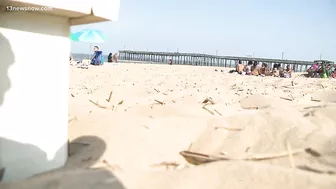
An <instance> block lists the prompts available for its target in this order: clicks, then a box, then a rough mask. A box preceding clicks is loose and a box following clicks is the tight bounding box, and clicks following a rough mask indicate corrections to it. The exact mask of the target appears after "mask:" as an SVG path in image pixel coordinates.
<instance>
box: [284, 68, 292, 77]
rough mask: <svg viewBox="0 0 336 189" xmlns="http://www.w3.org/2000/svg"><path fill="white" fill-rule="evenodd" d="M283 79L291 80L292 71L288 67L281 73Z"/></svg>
mask: <svg viewBox="0 0 336 189" xmlns="http://www.w3.org/2000/svg"><path fill="white" fill-rule="evenodd" d="M283 75H284V78H291V77H292V69H291V68H290V66H289V65H287V66H286V70H285V71H284V72H283Z"/></svg>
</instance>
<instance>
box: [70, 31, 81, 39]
mask: <svg viewBox="0 0 336 189" xmlns="http://www.w3.org/2000/svg"><path fill="white" fill-rule="evenodd" d="M70 39H71V41H79V39H78V37H77V35H75V34H73V33H71V32H70Z"/></svg>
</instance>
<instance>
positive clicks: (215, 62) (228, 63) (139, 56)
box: [119, 50, 314, 72]
mask: <svg viewBox="0 0 336 189" xmlns="http://www.w3.org/2000/svg"><path fill="white" fill-rule="evenodd" d="M119 59H120V60H128V61H141V62H145V63H146V62H147V63H159V64H168V62H169V60H170V59H171V60H172V62H173V64H179V65H194V66H216V67H229V68H234V67H235V66H236V64H237V61H238V60H240V61H242V62H243V64H247V62H248V61H257V62H259V63H266V64H268V65H269V66H270V67H273V65H274V64H281V66H283V67H285V66H287V65H290V66H291V68H292V69H294V70H295V71H296V72H304V71H306V70H307V69H308V68H309V67H310V66H311V65H312V64H313V63H314V62H313V61H298V60H281V59H266V58H252V57H237V56H217V55H208V54H196V53H178V52H148V51H130V50H123V51H119Z"/></svg>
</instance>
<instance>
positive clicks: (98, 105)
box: [89, 99, 109, 109]
mask: <svg viewBox="0 0 336 189" xmlns="http://www.w3.org/2000/svg"><path fill="white" fill-rule="evenodd" d="M89 101H90V102H91V103H92V104H94V105H96V106H97V107H98V108H103V109H109V107H107V106H102V105H100V104H98V102H94V101H93V100H91V99H89Z"/></svg>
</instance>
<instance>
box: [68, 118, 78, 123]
mask: <svg viewBox="0 0 336 189" xmlns="http://www.w3.org/2000/svg"><path fill="white" fill-rule="evenodd" d="M72 121H77V117H76V116H75V117H73V118H71V119H69V120H68V123H70V122H72Z"/></svg>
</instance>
